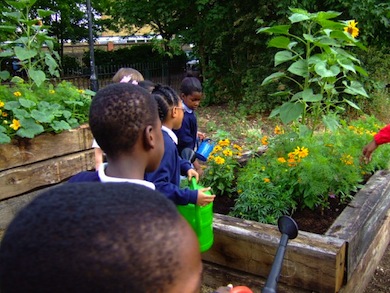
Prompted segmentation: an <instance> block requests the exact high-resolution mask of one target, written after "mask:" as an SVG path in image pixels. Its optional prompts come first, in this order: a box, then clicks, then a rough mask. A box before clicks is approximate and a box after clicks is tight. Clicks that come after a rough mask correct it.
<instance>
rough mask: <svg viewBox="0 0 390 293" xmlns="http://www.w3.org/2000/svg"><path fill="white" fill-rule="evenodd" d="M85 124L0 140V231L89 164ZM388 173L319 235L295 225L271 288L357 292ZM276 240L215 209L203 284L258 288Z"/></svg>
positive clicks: (270, 230)
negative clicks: (42, 194)
mask: <svg viewBox="0 0 390 293" xmlns="http://www.w3.org/2000/svg"><path fill="white" fill-rule="evenodd" d="M91 144H92V134H91V132H90V130H89V128H88V127H87V126H85V127H80V128H79V129H75V130H71V131H66V132H63V133H61V134H56V135H53V134H43V135H40V136H38V137H36V138H34V139H19V140H14V141H12V143H10V144H5V145H0V238H1V234H2V232H3V231H4V230H5V229H6V227H7V225H8V224H9V222H10V221H11V220H12V218H13V217H14V215H15V214H16V213H17V211H18V210H19V209H20V208H21V207H23V206H24V205H25V204H26V203H28V202H29V201H30V200H31V199H32V198H34V197H35V196H36V195H37V194H38V192H41V191H42V189H44V188H50V187H51V186H55V185H57V184H60V183H62V182H64V181H66V180H67V179H68V178H69V177H70V176H72V175H73V174H75V173H78V172H80V171H83V170H91V169H93V168H94V154H93V149H92V148H91ZM389 208H390V173H389V172H386V171H380V172H377V173H376V174H374V175H373V176H372V177H371V179H370V180H369V181H368V182H367V184H366V185H365V187H364V188H363V189H362V190H361V191H359V192H358V193H357V194H356V196H355V198H354V200H353V201H352V202H351V203H350V204H349V206H348V207H347V208H346V209H344V211H343V212H342V213H341V215H340V216H339V217H338V218H337V220H336V221H335V223H334V224H333V225H332V226H331V227H330V229H329V230H328V231H327V232H326V233H325V234H324V235H319V234H314V233H309V232H303V231H299V234H298V237H297V238H296V239H294V240H290V241H289V243H288V246H287V249H286V254H285V258H284V262H283V269H282V273H281V277H280V280H279V285H278V292H341V293H345V292H354V293H355V292H363V290H364V288H365V287H366V285H367V284H368V282H369V280H370V278H371V276H372V274H373V272H374V270H375V268H376V265H377V264H378V263H379V260H380V259H381V257H382V255H383V253H384V251H385V249H386V247H387V245H388V243H389V241H390V231H389V230H390V214H389ZM279 240H280V232H279V231H278V229H277V227H276V226H273V225H265V224H260V223H257V222H253V221H246V220H242V219H237V218H233V217H229V216H225V215H218V214H215V217H214V244H213V246H212V248H211V249H210V250H209V251H207V252H205V253H203V260H204V284H205V285H207V286H210V287H213V288H217V287H219V286H221V285H226V284H229V283H233V284H235V285H246V286H248V287H250V288H252V290H253V291H254V292H261V289H260V288H262V287H263V286H264V282H265V279H266V277H267V276H268V273H269V272H270V269H271V266H272V262H273V260H274V255H275V252H276V249H277V247H278V244H279Z"/></svg>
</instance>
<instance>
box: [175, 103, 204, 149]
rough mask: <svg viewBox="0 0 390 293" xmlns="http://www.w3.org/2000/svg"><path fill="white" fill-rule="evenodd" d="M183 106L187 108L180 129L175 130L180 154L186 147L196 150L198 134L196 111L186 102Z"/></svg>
mask: <svg viewBox="0 0 390 293" xmlns="http://www.w3.org/2000/svg"><path fill="white" fill-rule="evenodd" d="M183 106H184V108H185V109H186V110H185V111H184V118H183V122H182V124H181V127H180V129H178V130H173V132H174V133H175V134H176V136H177V139H178V144H177V149H178V150H179V154H181V152H182V150H183V149H185V148H190V149H192V150H195V146H196V139H197V134H198V122H197V118H196V115H195V111H192V110H189V109H188V108H187V106H186V105H184V104H183ZM189 111H191V112H189Z"/></svg>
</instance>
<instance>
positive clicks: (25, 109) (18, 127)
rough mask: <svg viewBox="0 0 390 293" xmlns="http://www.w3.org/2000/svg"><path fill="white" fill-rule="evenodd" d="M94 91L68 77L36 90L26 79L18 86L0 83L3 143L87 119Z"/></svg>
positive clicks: (75, 124) (66, 127) (72, 124)
mask: <svg viewBox="0 0 390 293" xmlns="http://www.w3.org/2000/svg"><path fill="white" fill-rule="evenodd" d="M93 94H94V92H92V91H90V90H79V89H77V88H76V87H75V86H73V85H72V84H70V83H69V82H65V81H63V82H61V83H60V84H58V85H57V86H53V85H49V86H48V87H40V88H37V89H35V90H34V91H31V90H30V89H29V87H28V85H27V84H25V83H23V81H21V82H20V83H18V84H17V85H16V86H14V87H9V86H5V85H0V97H1V98H0V143H8V142H10V141H11V138H13V137H15V136H18V137H27V138H33V137H34V136H36V135H38V134H40V133H43V132H55V133H58V132H61V131H63V130H68V129H71V128H75V127H77V126H79V125H80V124H82V123H86V122H87V121H88V113H89V106H90V103H91V96H92V95H93Z"/></svg>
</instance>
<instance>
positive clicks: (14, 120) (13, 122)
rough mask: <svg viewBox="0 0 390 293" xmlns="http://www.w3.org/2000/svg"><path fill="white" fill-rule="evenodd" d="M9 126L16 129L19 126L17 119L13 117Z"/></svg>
mask: <svg viewBox="0 0 390 293" xmlns="http://www.w3.org/2000/svg"><path fill="white" fill-rule="evenodd" d="M9 127H11V128H12V129H13V130H18V129H19V128H20V122H19V120H16V119H13V120H12V124H11V125H10V126H9Z"/></svg>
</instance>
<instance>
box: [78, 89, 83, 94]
mask: <svg viewBox="0 0 390 293" xmlns="http://www.w3.org/2000/svg"><path fill="white" fill-rule="evenodd" d="M77 91H78V92H79V94H83V93H84V92H85V91H84V90H77Z"/></svg>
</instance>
